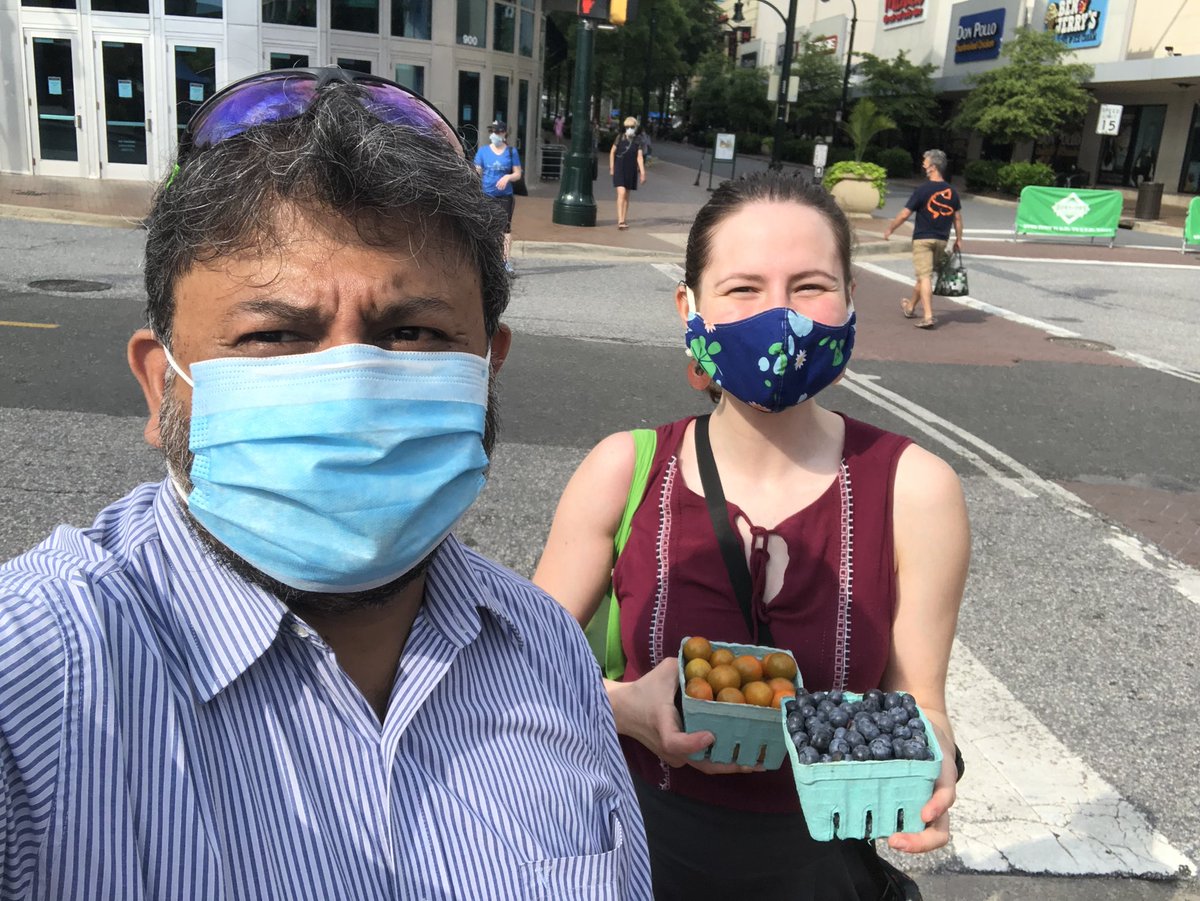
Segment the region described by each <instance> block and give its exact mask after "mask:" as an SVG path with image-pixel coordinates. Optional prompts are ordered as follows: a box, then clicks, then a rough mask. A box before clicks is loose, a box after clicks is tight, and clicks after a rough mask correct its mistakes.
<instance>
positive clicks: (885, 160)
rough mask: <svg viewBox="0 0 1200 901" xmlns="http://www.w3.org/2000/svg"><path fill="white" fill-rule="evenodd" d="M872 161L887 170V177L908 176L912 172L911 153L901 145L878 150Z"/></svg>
mask: <svg viewBox="0 0 1200 901" xmlns="http://www.w3.org/2000/svg"><path fill="white" fill-rule="evenodd" d="M874 161H875V162H876V163H878V164H879V165H881V166H883V168H884V169H886V170H887V174H888V178H908V177H910V176H911V175H912V174H913V158H912V154H911V153H909V152H908V151H907V150H905V149H904V148H903V147H888V148H886V149H884V150H880V151H879V153H877V154H876V159H875V160H874Z"/></svg>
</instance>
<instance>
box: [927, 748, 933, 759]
mask: <svg viewBox="0 0 1200 901" xmlns="http://www.w3.org/2000/svg"><path fill="white" fill-rule="evenodd" d="M925 759H926V760H933V751H931V750H930V749H929V748H926V749H925Z"/></svg>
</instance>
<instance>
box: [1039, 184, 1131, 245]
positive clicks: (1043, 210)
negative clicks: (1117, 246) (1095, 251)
mask: <svg viewBox="0 0 1200 901" xmlns="http://www.w3.org/2000/svg"><path fill="white" fill-rule="evenodd" d="M1123 201H1124V198H1123V197H1122V196H1121V192H1120V191H1096V190H1091V189H1088V188H1040V187H1037V186H1035V185H1030V186H1028V187H1026V188H1022V189H1021V200H1020V202H1019V203H1018V204H1017V224H1016V226H1015V229H1016V232H1017V234H1019V235H1052V236H1054V237H1070V238H1115V237H1116V235H1117V227H1118V226H1119V224H1120V221H1121V205H1122V203H1123Z"/></svg>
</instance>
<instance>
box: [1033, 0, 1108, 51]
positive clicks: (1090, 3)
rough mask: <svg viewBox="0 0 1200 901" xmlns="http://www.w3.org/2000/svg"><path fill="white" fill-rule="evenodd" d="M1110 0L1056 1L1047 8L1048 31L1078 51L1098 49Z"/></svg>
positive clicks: (1102, 37)
mask: <svg viewBox="0 0 1200 901" xmlns="http://www.w3.org/2000/svg"><path fill="white" fill-rule="evenodd" d="M1107 18H1108V0H1056V2H1052V3H1050V4H1049V5H1047V7H1046V30H1047V31H1052V32H1054V36H1055V37H1056V38H1058V40H1059V41H1061V42H1062V43H1064V44H1068V45H1070V46H1071V47H1072V48H1074V49H1076V50H1082V49H1084V48H1085V47H1099V46H1100V42H1101V41H1102V40H1103V39H1104V21H1105V20H1106V19H1107Z"/></svg>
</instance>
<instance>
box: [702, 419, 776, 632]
mask: <svg viewBox="0 0 1200 901" xmlns="http://www.w3.org/2000/svg"><path fill="white" fill-rule="evenodd" d="M696 464H697V465H698V466H699V467H700V484H701V485H703V486H704V502H705V503H706V504H707V505H708V515H709V518H710V519H711V520H712V524H713V531H715V532H716V533H717V544H718V545H719V546H720V548H721V558H722V559H723V560H724V561H725V569H726V570H727V571H728V572H729V581H730V582H732V583H733V592H734V594H736V595H737V601H738V606H739V607H741V608H742V616H743V617H744V618H745V620H746V628H747V629H749V630H750V635H751V638H752V639H753V640H755V641H757V642H758V643H759V644H765V645H767V646H769V647H773V646H774V639H772V638H771V628H770V626H768V625H767V624H766V623H765V622H761V623H760V622H757V617H755V615H754V608H753V607H752V606H751V594H752V591H753V589H752V586H751V581H750V567H748V566H747V565H746V554H745V551H744V550H743V549H742V543H741V542H740V541H738V539H737V536H736V535H734V534H733V529H732V528H730V525H729V509H728V507H726V505H725V490H724V489H723V488H722V487H721V476H720V474H719V473H718V472H717V461H716V460H714V459H713V452H712V444H710V443H709V440H708V416H698V417H697V418H696Z"/></svg>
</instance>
